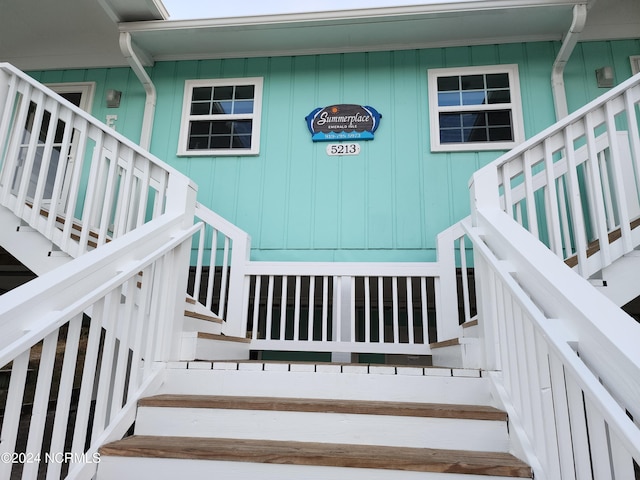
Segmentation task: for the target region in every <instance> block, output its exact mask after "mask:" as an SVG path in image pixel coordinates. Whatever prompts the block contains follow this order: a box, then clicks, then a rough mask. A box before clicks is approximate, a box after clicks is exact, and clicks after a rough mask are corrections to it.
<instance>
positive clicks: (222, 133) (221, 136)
mask: <svg viewBox="0 0 640 480" xmlns="http://www.w3.org/2000/svg"><path fill="white" fill-rule="evenodd" d="M261 109H262V78H224V79H214V80H187V81H186V82H185V87H184V103H183V107H182V123H181V125H180V143H179V146H178V155H256V154H257V153H258V152H259V147H260V114H261Z"/></svg>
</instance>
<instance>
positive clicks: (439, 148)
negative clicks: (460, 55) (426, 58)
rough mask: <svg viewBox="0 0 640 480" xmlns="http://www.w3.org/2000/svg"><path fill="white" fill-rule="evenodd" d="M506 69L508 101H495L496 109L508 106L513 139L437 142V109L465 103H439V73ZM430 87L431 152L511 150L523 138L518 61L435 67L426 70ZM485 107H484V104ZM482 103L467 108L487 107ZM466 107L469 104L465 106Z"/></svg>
mask: <svg viewBox="0 0 640 480" xmlns="http://www.w3.org/2000/svg"><path fill="white" fill-rule="evenodd" d="M492 73H507V74H508V75H509V88H510V90H511V103H504V104H499V105H498V104H496V109H498V106H499V109H500V110H506V109H509V110H511V117H512V121H513V141H511V142H476V143H443V144H441V143H440V121H439V113H440V112H442V111H446V110H450V111H460V110H462V109H464V108H465V107H462V108H460V107H438V83H437V79H438V77H447V76H457V75H477V74H492ZM427 76H428V88H429V122H430V136H431V151H432V152H469V151H480V150H511V149H512V148H513V147H515V146H516V145H518V144H519V143H522V142H523V141H524V125H523V121H522V98H521V96H520V76H519V74H518V65H516V64H508V65H490V66H480V67H457V68H434V69H430V70H429V71H428V72H427ZM483 107H484V108H483ZM486 107H487V106H486V105H485V106H482V107H474V108H470V110H471V111H473V110H483V109H486ZM467 108H468V107H467Z"/></svg>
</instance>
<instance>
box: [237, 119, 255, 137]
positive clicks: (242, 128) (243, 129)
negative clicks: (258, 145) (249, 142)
mask: <svg viewBox="0 0 640 480" xmlns="http://www.w3.org/2000/svg"><path fill="white" fill-rule="evenodd" d="M252 128H253V122H252V121H251V120H236V121H235V122H233V133H234V135H247V134H249V135H250V134H251V130H252Z"/></svg>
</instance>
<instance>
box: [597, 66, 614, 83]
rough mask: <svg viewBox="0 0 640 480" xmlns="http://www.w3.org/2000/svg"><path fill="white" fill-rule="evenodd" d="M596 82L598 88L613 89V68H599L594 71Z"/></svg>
mask: <svg viewBox="0 0 640 480" xmlns="http://www.w3.org/2000/svg"><path fill="white" fill-rule="evenodd" d="M596 81H597V82H598V87H600V88H611V87H613V68H612V67H609V66H607V67H600V68H598V69H597V70H596Z"/></svg>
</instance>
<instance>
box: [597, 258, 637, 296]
mask: <svg viewBox="0 0 640 480" xmlns="http://www.w3.org/2000/svg"><path fill="white" fill-rule="evenodd" d="M639 270H640V251H638V250H634V251H632V252H629V253H627V254H626V255H623V256H622V257H620V258H619V259H618V260H616V261H615V262H613V264H611V265H609V266H608V267H606V268H605V269H603V270H602V271H601V272H599V274H598V275H597V279H592V282H591V283H592V284H593V285H594V286H595V287H596V288H597V289H598V290H599V291H600V292H601V293H602V294H604V295H605V296H606V297H607V298H609V300H611V301H612V302H613V303H615V304H616V305H618V306H619V307H621V306H623V305H626V304H627V303H629V302H630V301H631V300H633V299H635V298H636V297H638V296H640V283H638V281H637V280H638V271H639Z"/></svg>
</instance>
